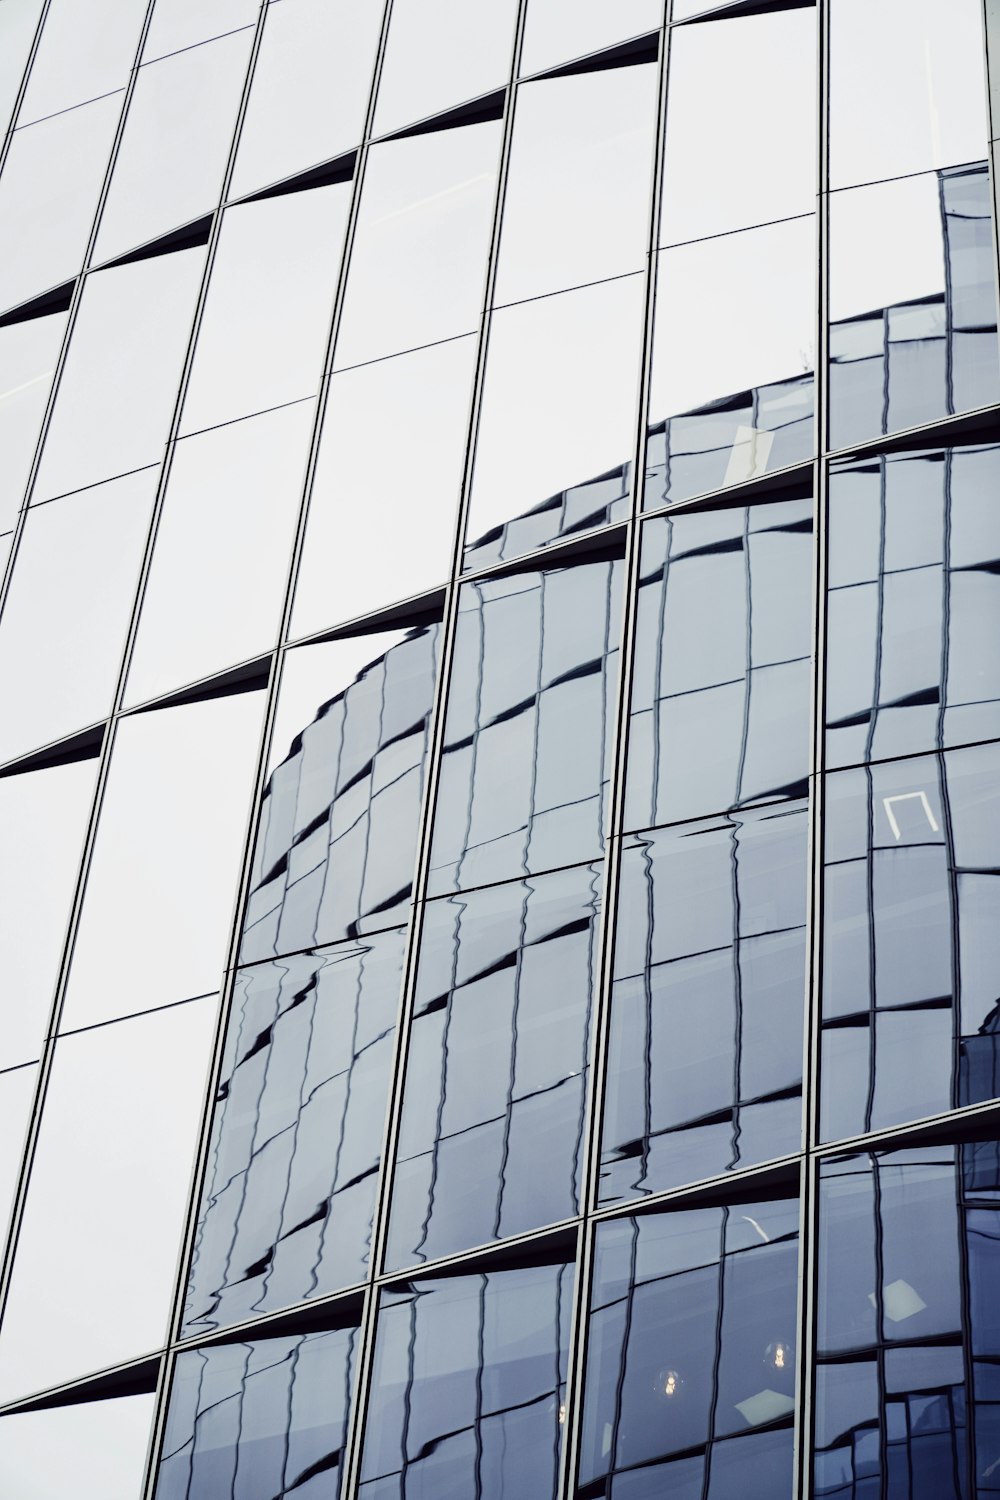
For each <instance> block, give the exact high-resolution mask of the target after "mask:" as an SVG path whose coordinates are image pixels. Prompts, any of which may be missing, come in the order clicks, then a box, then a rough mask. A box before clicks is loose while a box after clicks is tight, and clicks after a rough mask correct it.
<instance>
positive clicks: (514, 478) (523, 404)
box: [465, 276, 645, 567]
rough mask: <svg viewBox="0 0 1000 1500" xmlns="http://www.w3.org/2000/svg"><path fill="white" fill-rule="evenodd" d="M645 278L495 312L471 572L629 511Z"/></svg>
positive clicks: (478, 461) (472, 518)
mask: <svg viewBox="0 0 1000 1500" xmlns="http://www.w3.org/2000/svg"><path fill="white" fill-rule="evenodd" d="M644 287H645V278H644V277H642V276H627V277H624V278H622V279H620V280H618V281H609V282H605V283H604V284H603V285H601V286H593V287H585V288H584V289H583V290H582V291H574V292H567V293H565V294H563V295H562V296H558V297H544V298H542V299H541V300H540V301H537V302H525V303H522V304H521V305H520V306H518V307H507V308H504V309H503V311H501V312H497V313H494V314H493V317H492V319H491V322H490V337H489V353H488V357H487V363H486V384H485V389H484V393H483V408H482V413H481V415H480V419H479V431H478V438H477V445H476V467H475V473H474V476H473V484H472V501H471V509H470V514H469V533H468V534H469V536H470V537H471V540H470V542H469V544H468V546H467V548H466V559H465V560H466V566H467V567H482V566H485V565H487V564H489V563H492V562H496V561H499V560H500V559H502V558H508V557H516V556H518V555H520V554H522V553H524V552H531V551H533V550H534V549H535V548H536V547H544V546H545V545H546V544H547V543H548V542H551V541H555V540H557V539H558V538H559V537H560V536H565V535H567V534H569V533H572V532H574V531H586V530H589V529H590V528H591V527H594V526H602V525H607V524H608V523H609V522H611V521H618V520H622V519H624V517H625V516H626V515H627V514H628V512H629V508H630V507H629V499H628V497H629V492H630V488H631V462H630V457H631V454H632V452H633V445H634V443H635V421H636V396H637V391H636V384H635V381H636V371H637V368H638V364H639V360H640V356H641V349H642V325H643V302H644Z"/></svg>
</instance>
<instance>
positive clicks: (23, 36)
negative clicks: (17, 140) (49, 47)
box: [0, 0, 44, 134]
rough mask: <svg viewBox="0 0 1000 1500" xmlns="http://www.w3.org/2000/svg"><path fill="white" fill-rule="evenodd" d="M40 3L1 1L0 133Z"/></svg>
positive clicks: (4, 127) (4, 128)
mask: <svg viewBox="0 0 1000 1500" xmlns="http://www.w3.org/2000/svg"><path fill="white" fill-rule="evenodd" d="M43 4H44V0H4V7H3V11H2V12H0V35H2V37H3V46H2V47H0V130H2V131H3V132H4V133H5V134H6V131H7V126H8V125H9V124H10V119H11V115H12V113H13V110H14V105H15V104H16V103H17V91H18V89H19V88H20V87H21V80H22V78H23V77H24V69H25V65H26V63H27V61H28V54H29V53H30V51H31V44H32V42H33V41H34V39H35V28H36V26H37V25H38V18H39V16H40V15H41V13H42V6H43Z"/></svg>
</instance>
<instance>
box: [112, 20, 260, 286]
mask: <svg viewBox="0 0 1000 1500" xmlns="http://www.w3.org/2000/svg"><path fill="white" fill-rule="evenodd" d="M253 35H254V33H253V28H252V27H250V28H247V29H245V30H243V31H234V32H232V33H231V34H230V35H229V36H223V37H220V38H219V39H218V41H214V42H210V43H208V44H207V45H205V46H203V47H190V48H188V50H187V51H185V52H177V53H175V54H173V55H172V56H170V57H165V58H163V59H161V60H160V61H159V62H150V63H146V64H145V65H144V66H143V67H141V68H140V69H139V76H138V78H137V80H136V85H135V91H134V92H133V94H132V99H131V102H130V103H129V110H128V118H127V119H126V121H125V128H124V131H123V133H122V139H121V144H120V145H119V147H118V155H117V157H116V158H115V169H114V172H113V173H112V177H111V185H110V187H109V189H108V196H107V199H106V200H105V204H104V211H103V213H102V214H101V224H100V228H99V230H98V233H97V244H96V246H95V251H94V254H95V258H96V259H97V260H110V259H111V258H112V257H113V256H116V255H121V254H122V253H123V252H124V251H126V250H131V249H133V248H134V247H135V246H136V245H144V244H145V243H146V242H147V241H148V240H153V239H156V238H157V237H158V236H159V235H161V234H166V233H167V232H168V231H169V230H171V229H176V228H177V227H178V225H181V224H187V223H189V222H190V221H191V220H192V219H197V218H198V217H200V215H202V214H207V213H211V212H212V210H213V209H214V208H215V205H216V203H217V202H218V200H219V193H220V191H221V188H222V178H223V173H224V171H225V166H226V160H227V158H228V155H229V147H230V144H231V142H232V138H233V128H234V126H235V123H236V114H237V110H238V107H239V100H240V92H241V90H242V88H243V80H244V76H245V74H246V69H247V61H248V59H249V57H250V47H251V43H252V42H253ZM179 100H183V108H178V101H179Z"/></svg>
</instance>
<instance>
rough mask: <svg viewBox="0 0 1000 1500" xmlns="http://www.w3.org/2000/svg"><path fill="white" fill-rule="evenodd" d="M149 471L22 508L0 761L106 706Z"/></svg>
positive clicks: (4, 661)
mask: <svg viewBox="0 0 1000 1500" xmlns="http://www.w3.org/2000/svg"><path fill="white" fill-rule="evenodd" d="M156 477H157V474H156V470H155V469H144V470H143V471H141V472H140V473H138V474H127V475H126V476H125V477H124V478H123V479H115V480H112V481H111V483H110V484H102V485H98V486H97V487H96V489H92V490H86V491H84V493H83V494H80V495H68V496H66V497H65V498H64V499H62V500H54V501H52V503H51V504H50V505H37V506H33V507H32V509H31V510H30V511H29V512H28V516H27V520H26V522H25V526H24V530H23V532H22V533H21V542H20V545H19V547H18V550H17V555H16V557H15V559H14V571H13V575H12V577H11V582H10V589H9V591H8V594H7V599H6V601H5V604H4V609H3V616H2V619H0V698H2V700H3V702H4V704H5V707H6V711H5V713H4V716H3V722H2V728H0V760H5V761H6V760H13V759H14V757H15V756H17V755H23V754H24V753H25V752H26V751H28V750H37V749H39V748H40V747H41V746H42V745H47V744H50V743H51V742H52V741H53V740H59V739H63V738H64V737H65V736H66V735H69V734H73V733H74V732H75V731H76V730H79V729H85V728H86V727H87V726H88V725H89V724H94V723H96V722H97V721H98V720H99V719H103V718H105V717H106V716H107V715H108V714H109V713H110V712H111V708H112V703H113V700H114V696H115V688H116V687H117V684H118V675H119V673H120V671H121V665H122V651H123V650H124V647H125V637H126V635H127V633H128V627H129V621H130V620H131V617H132V609H133V606H134V603H135V594H136V588H137V587H138V583H139V569H140V566H141V564H142V556H143V551H144V549H145V546H146V537H147V533H148V531H149V518H150V515H151V514H152V509H153V500H154V497H155V495H156ZM98 579H99V580H100V584H99V586H98V584H97V580H98Z"/></svg>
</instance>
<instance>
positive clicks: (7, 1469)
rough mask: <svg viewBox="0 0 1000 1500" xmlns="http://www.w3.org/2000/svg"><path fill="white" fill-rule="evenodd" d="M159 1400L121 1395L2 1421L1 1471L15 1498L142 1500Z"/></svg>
mask: <svg viewBox="0 0 1000 1500" xmlns="http://www.w3.org/2000/svg"><path fill="white" fill-rule="evenodd" d="M154 1406H155V1401H154V1398H153V1396H152V1395H148V1396H145V1395H143V1396H118V1397H117V1398H115V1399H113V1400H110V1401H108V1400H105V1401H82V1402H80V1403H79V1404H77V1405H73V1406H57V1407H54V1408H52V1409H51V1410H48V1411H33V1412H15V1413H13V1414H12V1415H9V1416H6V1417H3V1418H2V1419H0V1472H2V1473H3V1476H4V1479H5V1480H6V1482H7V1483H8V1484H10V1486H11V1494H14V1495H23V1496H26V1497H32V1500H33V1497H35V1496H38V1497H42V1496H46V1495H76V1496H77V1497H78V1500H90V1497H91V1496H94V1497H95V1500H96V1497H97V1496H99V1495H103V1496H106V1497H107V1500H111V1497H112V1496H113V1497H114V1500H140V1497H141V1495H142V1482H143V1478H144V1476H145V1470H146V1445H147V1443H148V1442H149V1429H150V1426H151V1425H152V1420H153V1409H154Z"/></svg>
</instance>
